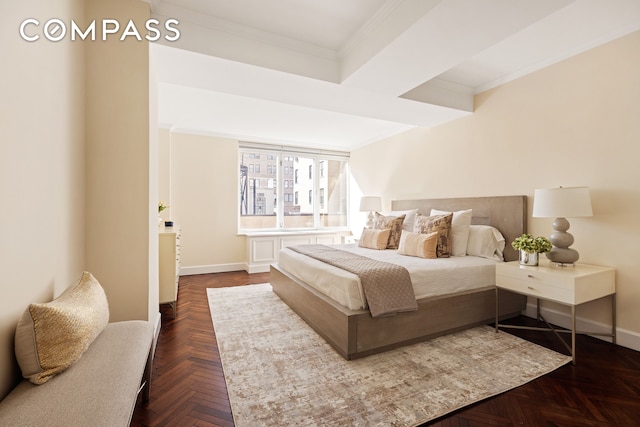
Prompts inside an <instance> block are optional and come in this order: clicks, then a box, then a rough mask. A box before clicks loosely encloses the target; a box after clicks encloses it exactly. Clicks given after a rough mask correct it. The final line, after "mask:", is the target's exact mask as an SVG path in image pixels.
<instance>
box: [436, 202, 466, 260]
mask: <svg viewBox="0 0 640 427" xmlns="http://www.w3.org/2000/svg"><path fill="white" fill-rule="evenodd" d="M449 213H452V212H448V211H440V210H437V209H431V215H432V216H433V215H446V214H449ZM472 214H473V210H472V209H467V210H462V211H456V212H453V220H452V221H451V236H450V237H451V255H452V256H465V255H466V254H467V242H468V240H469V226H470V225H471V215H472Z"/></svg>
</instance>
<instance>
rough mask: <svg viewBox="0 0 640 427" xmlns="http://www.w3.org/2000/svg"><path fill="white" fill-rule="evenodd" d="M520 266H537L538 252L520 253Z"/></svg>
mask: <svg viewBox="0 0 640 427" xmlns="http://www.w3.org/2000/svg"><path fill="white" fill-rule="evenodd" d="M520 265H528V266H536V265H538V252H527V251H522V250H521V251H520Z"/></svg>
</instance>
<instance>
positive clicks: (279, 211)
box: [238, 143, 349, 232]
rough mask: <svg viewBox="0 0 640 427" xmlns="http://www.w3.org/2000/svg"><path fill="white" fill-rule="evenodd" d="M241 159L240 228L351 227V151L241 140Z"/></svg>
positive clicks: (250, 229)
mask: <svg viewBox="0 0 640 427" xmlns="http://www.w3.org/2000/svg"><path fill="white" fill-rule="evenodd" d="M238 158H239V161H240V165H239V166H240V182H239V201H240V203H239V205H240V206H239V208H240V209H239V218H238V228H239V231H241V232H242V231H260V230H264V231H268V230H282V229H287V230H295V229H300V230H303V229H321V228H346V227H347V226H348V222H347V219H348V201H349V194H348V181H349V178H348V164H349V155H348V153H343V152H329V151H322V150H318V149H303V148H299V147H284V146H276V145H270V144H258V143H240V144H239V148H238ZM274 160H275V163H274ZM305 168H306V169H307V170H308V172H309V173H308V177H307V176H304V175H302V176H301V175H300V174H299V173H298V171H299V170H300V169H302V170H304V169H305ZM316 170H317V171H318V173H314V171H316ZM305 175H306V174H305ZM300 192H303V193H302V194H305V193H306V194H308V198H304V197H302V198H300V197H299V194H300ZM315 194H318V197H314V195H315Z"/></svg>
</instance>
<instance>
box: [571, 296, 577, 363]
mask: <svg viewBox="0 0 640 427" xmlns="http://www.w3.org/2000/svg"><path fill="white" fill-rule="evenodd" d="M571 361H572V362H573V364H574V365H575V364H576V306H575V305H572V306H571Z"/></svg>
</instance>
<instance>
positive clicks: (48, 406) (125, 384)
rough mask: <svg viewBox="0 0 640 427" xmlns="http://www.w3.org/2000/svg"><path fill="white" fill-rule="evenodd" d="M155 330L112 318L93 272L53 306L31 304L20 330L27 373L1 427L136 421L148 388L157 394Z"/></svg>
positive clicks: (3, 410)
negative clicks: (152, 382)
mask: <svg viewBox="0 0 640 427" xmlns="http://www.w3.org/2000/svg"><path fill="white" fill-rule="evenodd" d="M153 342H154V327H153V325H152V324H151V323H149V322H146V321H143V320H128V321H122V322H113V323H109V307H108V302H107V298H106V295H105V293H104V290H103V289H102V286H101V285H100V283H99V282H98V281H97V279H96V278H95V277H93V275H92V274H91V273H89V272H84V273H83V274H82V277H81V278H80V280H78V282H77V283H76V284H75V285H73V286H71V287H69V288H68V289H67V290H65V291H64V292H63V293H62V294H61V295H60V296H59V297H58V298H56V299H55V300H53V301H51V302H48V303H34V304H30V305H29V307H28V308H27V309H25V311H24V313H23V315H22V317H21V319H20V321H19V322H18V325H17V326H16V333H15V353H16V360H17V362H18V365H19V366H20V370H21V373H22V376H23V377H24V378H25V379H24V380H23V381H22V382H20V383H19V384H18V385H17V386H16V387H15V388H14V389H13V390H12V391H11V392H10V393H9V394H8V395H7V396H6V397H5V398H4V399H3V400H2V401H1V402H0V425H1V426H34V427H35V426H65V427H68V426H92V427H93V426H108V427H114V426H115V427H119V426H123V427H124V426H128V425H129V424H130V423H131V417H132V415H133V410H134V408H135V405H136V402H137V400H138V395H139V393H140V391H141V390H143V389H144V390H145V392H144V394H143V398H144V399H145V400H148V399H149V382H150V379H151V363H152V360H153V357H152V355H153V350H154V348H153Z"/></svg>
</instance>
